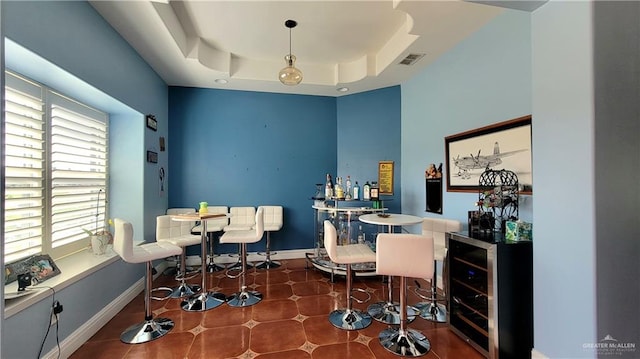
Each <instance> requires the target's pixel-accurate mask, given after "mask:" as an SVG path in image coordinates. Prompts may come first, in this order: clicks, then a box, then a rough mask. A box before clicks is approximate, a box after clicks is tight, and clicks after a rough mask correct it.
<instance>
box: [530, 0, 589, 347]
mask: <svg viewBox="0 0 640 359" xmlns="http://www.w3.org/2000/svg"><path fill="white" fill-rule="evenodd" d="M591 16H592V5H591V3H590V2H584V1H576V2H564V1H552V2H549V3H547V4H546V5H544V6H542V7H541V8H539V9H538V10H536V11H535V12H534V13H533V15H532V24H531V25H532V48H533V50H532V58H533V61H532V75H533V118H534V121H535V122H534V126H533V148H534V151H533V152H534V156H533V166H534V168H535V170H534V178H533V182H534V184H535V188H536V189H535V192H534V193H535V197H536V206H535V208H534V209H535V211H534V215H533V223H534V245H533V264H534V346H535V348H536V350H538V351H539V352H542V353H544V354H545V355H546V356H548V357H550V358H590V357H594V355H595V353H594V352H593V351H592V350H584V349H583V344H584V343H593V342H595V341H596V321H595V317H596V301H595V290H596V288H595V281H596V278H595V225H594V222H595V203H594V140H593V131H594V113H593V63H592V58H593V47H592V40H593V39H592V35H591V34H592V31H593V26H592V20H591Z"/></svg>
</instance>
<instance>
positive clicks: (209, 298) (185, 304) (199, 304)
mask: <svg viewBox="0 0 640 359" xmlns="http://www.w3.org/2000/svg"><path fill="white" fill-rule="evenodd" d="M225 299H226V298H225V296H224V294H222V293H218V292H205V293H200V294H195V295H193V296H191V297H189V298H188V299H186V300H183V301H182V303H180V306H181V307H182V309H183V310H186V311H188V312H203V311H205V310H209V309H213V308H216V307H218V306H220V305H222V303H224V302H225Z"/></svg>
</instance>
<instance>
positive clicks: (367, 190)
mask: <svg viewBox="0 0 640 359" xmlns="http://www.w3.org/2000/svg"><path fill="white" fill-rule="evenodd" d="M362 199H363V200H365V201H370V200H371V185H370V184H369V181H367V182H365V183H364V186H362Z"/></svg>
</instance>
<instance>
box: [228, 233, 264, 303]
mask: <svg viewBox="0 0 640 359" xmlns="http://www.w3.org/2000/svg"><path fill="white" fill-rule="evenodd" d="M240 262H241V263H242V269H241V272H240V274H239V275H237V276H230V275H229V274H227V276H229V277H231V278H237V277H238V276H239V277H240V291H239V292H237V293H234V294H232V295H230V296H229V297H227V304H228V305H229V306H231V307H248V306H251V305H254V304H257V303H258V302H260V301H261V300H262V293H260V292H257V291H253V290H247V286H246V281H245V280H246V274H247V244H246V243H241V244H240ZM229 269H231V268H229ZM229 269H228V270H227V273H228V271H229Z"/></svg>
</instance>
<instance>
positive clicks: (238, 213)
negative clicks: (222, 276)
mask: <svg viewBox="0 0 640 359" xmlns="http://www.w3.org/2000/svg"><path fill="white" fill-rule="evenodd" d="M229 215H230V217H229V224H228V225H227V226H225V227H224V228H223V229H222V230H223V231H224V232H230V231H248V230H251V229H252V228H253V226H255V224H256V219H255V217H256V208H255V207H231V208H229ZM220 243H222V242H220ZM241 251H242V249H241V248H238V254H239V253H240V252H241ZM230 256H235V254H231V255H230ZM241 262H242V261H241V259H240V258H238V261H237V262H236V263H235V264H232V265H230V266H228V267H227V268H238V267H240V266H241V264H242V263H241ZM247 265H248V266H252V265H251V264H247Z"/></svg>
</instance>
